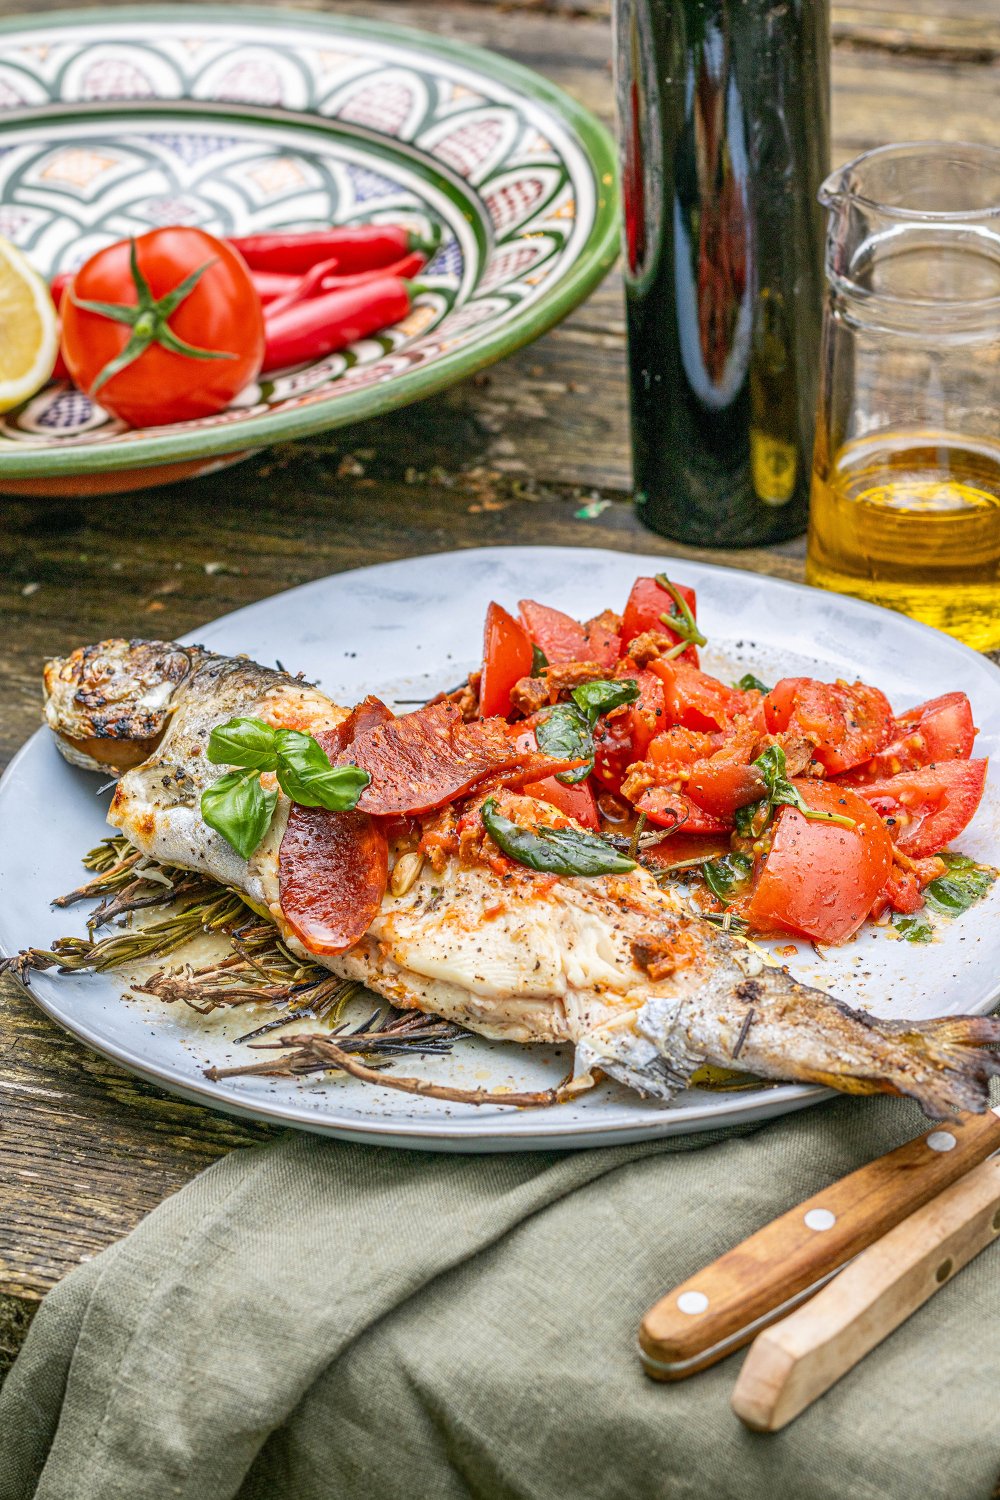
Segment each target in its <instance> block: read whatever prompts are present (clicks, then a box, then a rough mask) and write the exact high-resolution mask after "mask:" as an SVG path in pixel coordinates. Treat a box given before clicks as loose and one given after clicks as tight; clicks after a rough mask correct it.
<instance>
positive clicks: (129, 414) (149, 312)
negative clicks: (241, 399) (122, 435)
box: [60, 228, 264, 427]
mask: <svg viewBox="0 0 1000 1500" xmlns="http://www.w3.org/2000/svg"><path fill="white" fill-rule="evenodd" d="M60 311H61V315H62V351H63V356H64V358H65V360H66V364H67V366H68V368H69V372H70V374H71V376H72V377H73V380H74V382H75V383H76V385H78V386H79V387H80V389H81V390H83V391H86V392H87V394H88V395H90V396H93V397H94V399H95V400H96V401H99V402H100V404H101V406H103V407H104V409H105V410H106V411H109V412H111V413H113V415H114V416H116V417H120V418H121V419H122V421H123V422H128V423H130V424H131V425H132V426H133V427H149V426H159V425H161V424H162V423H167V422H183V421H186V420H188V419H189V418H192V417H205V416H211V415H212V414H213V413H214V412H217V411H221V410H222V409H223V408H224V407H226V406H228V405H229V403H230V401H231V400H232V399H233V397H234V396H235V395H236V394H237V393H238V392H239V391H241V390H242V389H243V387H244V386H246V385H248V384H249V383H250V381H251V380H253V379H254V378H255V377H256V375H257V373H258V371H259V370H260V366H261V360H262V359H263V356H264V319H263V315H262V313H261V307H260V298H259V297H258V295H257V292H256V290H255V288H254V285H253V282H252V281H251V279H250V274H249V272H248V271H247V268H246V265H245V264H244V262H243V259H242V257H241V256H240V255H239V254H238V253H237V252H236V251H235V250H233V249H232V248H231V247H230V246H229V245H226V244H224V243H223V242H222V241H221V240H217V239H215V238H214V237H213V236H212V235H210V234H206V233H205V231H204V230H203V229H184V228H169V229H154V230H152V231H151V232H150V233H149V234H143V235H140V236H139V238H138V239H135V240H121V241H120V242H119V243H118V244H116V245H109V246H108V248H107V249H106V250H99V251H98V252H97V254H96V255H93V256H91V258H90V260H88V261H87V263H86V264H85V265H83V266H81V268H80V270H79V271H78V272H77V273H76V276H75V277H74V278H73V281H72V283H71V285H70V286H69V287H68V288H67V291H66V295H65V296H64V297H63V299H62V306H61V309H60Z"/></svg>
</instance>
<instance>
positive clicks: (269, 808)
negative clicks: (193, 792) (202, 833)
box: [201, 770, 278, 859]
mask: <svg viewBox="0 0 1000 1500" xmlns="http://www.w3.org/2000/svg"><path fill="white" fill-rule="evenodd" d="M277 800H278V794H277V792H276V791H271V792H265V790H264V788H263V787H262V786H261V784H260V774H259V772H257V771H255V770H250V771H229V772H227V774H226V775H225V776H220V777H219V779H218V781H213V782H212V785H211V786H210V787H206V788H205V790H204V791H203V792H202V794H201V815H202V817H203V818H204V820H205V822H206V823H207V824H208V826H209V828H214V829H215V831H216V833H221V834H222V837H223V838H224V839H225V841H226V843H227V844H230V845H231V846H232V848H234V849H235V850H236V853H237V854H240V855H242V857H243V858H244V859H249V858H250V856H251V854H252V853H253V851H254V850H255V849H256V847H257V845H258V844H259V843H260V841H261V839H262V838H263V837H264V835H265V833H266V832H267V830H268V828H269V826H270V823H271V818H272V815H273V813H274V808H275V804H276V803H277Z"/></svg>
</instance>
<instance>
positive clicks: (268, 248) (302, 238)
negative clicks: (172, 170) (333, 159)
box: [229, 224, 440, 275]
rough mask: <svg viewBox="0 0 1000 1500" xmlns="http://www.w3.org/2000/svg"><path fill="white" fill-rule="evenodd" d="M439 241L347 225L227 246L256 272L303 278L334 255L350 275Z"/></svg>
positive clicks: (392, 228) (243, 239)
mask: <svg viewBox="0 0 1000 1500" xmlns="http://www.w3.org/2000/svg"><path fill="white" fill-rule="evenodd" d="M439 241H440V236H435V237H434V238H433V239H427V238H426V237H424V236H422V235H419V234H415V233H414V232H413V231H412V230H410V229H402V228H400V226H399V225H398V224H357V225H351V224H345V225H341V226H339V227H336V228H331V229H306V230H302V231H301V232H300V233H298V234H296V233H284V234H248V235H238V236H237V237H236V238H235V239H231V240H230V241H229V243H230V244H231V245H232V246H233V247H234V248H235V249H237V250H238V251H239V252H240V254H241V255H242V256H243V259H244V260H245V261H246V263H247V265H248V266H249V267H250V269H251V270H252V271H294V272H298V274H299V275H301V274H302V273H303V272H304V271H310V270H311V269H312V267H313V266H314V265H315V264H316V262H317V261H321V260H329V259H330V257H331V256H336V257H337V260H338V261H339V262H340V267H339V269H340V271H341V272H342V273H344V274H348V275H349V274H350V273H351V272H352V271H371V270H374V269H375V268H376V267H378V266H388V265H390V264H391V263H392V262H393V261H395V260H399V258H400V257H401V256H403V255H408V254H409V253H410V251H412V250H420V251H422V252H425V253H428V254H429V253H430V252H431V251H432V250H434V249H436V248H437V245H438V243H439Z"/></svg>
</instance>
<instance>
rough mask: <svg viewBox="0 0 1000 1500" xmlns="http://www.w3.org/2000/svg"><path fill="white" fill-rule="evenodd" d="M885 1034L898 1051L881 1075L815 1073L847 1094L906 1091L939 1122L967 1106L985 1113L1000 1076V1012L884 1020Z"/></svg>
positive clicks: (973, 1111)
mask: <svg viewBox="0 0 1000 1500" xmlns="http://www.w3.org/2000/svg"><path fill="white" fill-rule="evenodd" d="M876 1024H877V1026H878V1030H879V1032H880V1033H881V1035H882V1036H883V1037H884V1038H885V1039H886V1041H887V1042H889V1044H890V1046H891V1047H892V1050H893V1052H894V1053H895V1054H896V1056H895V1058H894V1059H893V1061H892V1063H891V1064H890V1066H889V1067H888V1068H887V1069H886V1072H885V1074H884V1076H882V1077H880V1078H876V1077H866V1076H864V1075H862V1076H855V1077H851V1076H846V1075H844V1074H842V1073H831V1074H828V1075H821V1074H820V1073H817V1074H816V1075H815V1081H816V1082H817V1083H828V1084H830V1085H831V1087H833V1088H836V1089H839V1090H840V1091H841V1092H842V1093H846V1094H882V1093H888V1094H904V1095H906V1096H907V1097H908V1098H911V1099H915V1100H916V1101H917V1103H918V1104H919V1105H920V1107H921V1109H922V1110H923V1111H924V1114H925V1115H927V1116H928V1117H929V1118H930V1119H932V1120H940V1119H943V1118H944V1117H945V1116H949V1115H954V1114H955V1113H956V1112H961V1111H963V1110H965V1111H968V1112H969V1113H971V1114H983V1113H984V1112H985V1111H986V1110H987V1109H988V1108H989V1103H990V1092H989V1090H990V1080H991V1079H992V1078H995V1077H1000V1053H996V1052H988V1051H985V1050H982V1049H984V1048H987V1047H995V1046H1000V1015H996V1016H946V1017H944V1018H943V1019H941V1020H937V1021H920V1022H913V1021H882V1020H879V1021H878V1022H877V1023H876Z"/></svg>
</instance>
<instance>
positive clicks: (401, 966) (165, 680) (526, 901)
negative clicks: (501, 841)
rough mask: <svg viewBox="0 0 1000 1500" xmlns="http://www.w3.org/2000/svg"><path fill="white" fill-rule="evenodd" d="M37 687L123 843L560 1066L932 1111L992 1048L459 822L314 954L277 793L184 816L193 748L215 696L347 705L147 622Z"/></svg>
mask: <svg viewBox="0 0 1000 1500" xmlns="http://www.w3.org/2000/svg"><path fill="white" fill-rule="evenodd" d="M45 691H46V703H45V717H46V719H47V721H48V723H49V725H50V726H51V728H52V729H53V731H54V733H55V736H56V742H57V744H58V745H59V748H60V749H61V750H62V752H63V753H64V754H65V755H66V756H67V757H68V758H69V759H70V760H71V761H73V762H74V764H77V765H84V766H89V767H93V768H94V769H99V770H101V771H104V772H107V771H108V770H111V771H114V772H117V773H120V779H119V781H118V785H117V788H116V791H115V795H114V799H113V801H112V804H111V808H110V811H109V814H108V820H109V822H110V823H112V824H113V825H114V826H115V827H117V828H119V829H121V831H122V832H123V833H124V834H125V835H126V836H127V838H128V839H129V840H130V842H131V843H132V844H134V845H135V847H136V848H138V849H140V850H142V851H143V852H144V853H146V854H149V855H151V856H152V857H154V858H155V859H157V860H160V861H162V862H163V863H165V864H173V865H179V866H182V867H184V868H189V869H192V870H199V871H202V872H204V873H205V874H207V875H209V876H211V877H213V878H214V879H216V880H218V881H220V882H221V883H222V884H224V885H226V886H229V887H231V888H232V889H234V890H236V891H239V892H240V893H241V894H242V895H243V896H244V897H245V898H246V900H247V901H248V902H249V903H250V905H251V906H252V907H253V908H254V909H255V910H257V911H258V912H262V913H266V914H268V915H269V916H270V917H271V918H272V919H273V920H274V922H275V923H276V924H277V926H278V928H279V929H280V930H281V931H282V933H283V936H284V938H285V941H286V942H287V943H288V945H289V947H291V948H292V949H293V950H295V951H297V952H298V953H299V954H301V955H302V956H303V957H306V958H309V959H312V960H314V961H317V962H320V963H322V964H324V965H326V967H328V968H329V969H330V970H331V971H332V972H334V973H335V974H338V975H341V976H343V977H344V978H348V979H357V980H362V981H363V982H364V983H365V984H367V985H369V986H370V987H371V988H372V989H373V990H375V991H377V992H378V993H379V994H381V995H383V996H384V997H385V998H386V999H387V1000H390V1001H391V1002H392V1003H393V1004H394V1005H397V1006H400V1007H410V1008H415V1009H418V1010H421V1011H426V1012H433V1013H436V1014H438V1015H440V1016H443V1017H445V1018H447V1019H448V1020H452V1021H455V1022H457V1023H459V1024H461V1025H463V1026H466V1027H468V1028H469V1029H471V1030H473V1031H476V1032H479V1033H481V1034H482V1035H484V1036H487V1037H492V1038H496V1039H501V1040H507V1041H515V1042H520V1043H531V1042H569V1043H572V1044H573V1046H574V1047H575V1049H576V1072H577V1076H578V1077H579V1078H581V1079H583V1078H585V1077H586V1076H588V1075H592V1074H593V1073H594V1072H596V1071H597V1070H601V1071H603V1072H604V1073H606V1074H609V1075H610V1076H612V1077H613V1078H616V1079H618V1080H619V1081H620V1082H622V1083H625V1084H627V1085H628V1086H630V1087H632V1088H634V1089H636V1090H637V1091H639V1092H640V1093H642V1094H644V1095H648V1096H653V1097H657V1098H661V1099H668V1098H670V1097H671V1096H672V1095H673V1094H674V1093H676V1092H677V1091H678V1090H679V1089H681V1088H683V1087H684V1086H685V1085H686V1084H687V1083H688V1082H689V1080H690V1079H691V1077H692V1075H693V1074H694V1072H695V1071H696V1070H697V1069H698V1068H700V1067H701V1066H703V1065H704V1064H706V1063H709V1064H715V1065H717V1066H721V1067H738V1068H740V1069H744V1070H747V1071H749V1072H752V1073H755V1074H758V1075H759V1076H760V1077H762V1078H770V1079H784V1080H794V1081H798V1082H807V1083H819V1084H826V1085H829V1086H831V1087H833V1088H836V1089H840V1090H843V1091H844V1092H846V1093H855V1094H873V1093H898V1094H908V1095H910V1096H912V1097H913V1098H914V1099H916V1100H918V1101H919V1103H920V1104H921V1106H922V1107H923V1109H924V1110H925V1111H926V1113H927V1114H929V1115H931V1116H933V1117H940V1116H943V1115H947V1114H949V1113H952V1112H954V1111H956V1110H973V1111H982V1110H984V1109H985V1108H986V1106H987V1101H988V1084H989V1079H990V1077H991V1076H992V1075H993V1074H994V1073H997V1072H1000V1057H998V1056H996V1055H994V1054H993V1053H990V1052H987V1051H981V1050H979V1049H980V1048H982V1047H984V1046H986V1045H989V1044H991V1043H997V1042H1000V1018H998V1017H983V1016H955V1017H948V1018H946V1019H942V1020H938V1021H929V1022H919V1023H918V1022H907V1021H885V1020H880V1019H878V1018H876V1017H873V1016H870V1015H867V1014H866V1013H865V1012H863V1011H857V1010H853V1009H851V1008H850V1007H849V1006H847V1005H844V1004H842V1003H841V1002H840V1001H838V1000H835V999H833V998H832V997H831V996H829V995H827V994H824V993H823V992H822V991H820V990H816V989H812V988H810V987H808V986H806V985H803V984H799V983H798V982H797V981H796V980H795V979H793V978H792V977H791V976H790V975H789V974H788V973H787V972H786V971H785V970H783V969H778V968H773V967H768V966H765V965H763V964H762V962H761V959H760V956H759V955H758V954H757V953H756V952H754V951H753V950H752V949H751V948H748V947H746V946H744V945H743V944H742V943H741V942H740V941H739V940H738V939H737V938H733V937H730V936H729V935H728V934H726V933H724V932H722V931H720V930H719V929H718V928H716V927H714V926H713V925H712V924H710V923H709V922H706V921H703V920H702V919H700V918H698V917H697V916H694V915H692V914H691V912H690V911H689V910H688V909H687V908H686V907H685V906H684V905H683V904H682V902H681V899H680V897H679V896H678V895H677V894H676V893H674V892H671V891H664V890H661V889H660V888H659V887H658V886H657V884H656V882H655V881H654V879H653V878H652V876H651V875H650V874H649V873H648V872H647V871H646V870H643V869H641V868H640V869H636V870H634V871H631V872H630V873H628V874H625V875H606V876H596V877H554V876H552V875H549V874H537V873H535V872H534V871H532V870H529V869H527V868H525V867H523V866H516V867H514V868H513V870H511V869H504V868H503V866H502V865H498V863H497V861H496V859H495V857H494V858H493V860H492V861H491V860H490V859H489V858H488V857H486V854H487V851H485V850H484V849H482V848H480V850H479V851H478V852H477V848H476V845H475V840H474V839H472V840H467V841H465V843H463V846H462V853H461V857H459V856H458V855H454V854H449V855H447V856H446V857H440V858H438V859H437V861H436V865H437V867H434V866H433V865H432V864H431V863H430V862H429V861H425V862H423V864H422V866H421V861H420V857H419V856H414V854H413V849H412V840H411V841H410V843H409V844H406V845H405V846H404V845H399V844H397V845H396V846H395V847H392V846H391V847H390V865H391V866H392V865H394V863H395V861H396V860H397V859H399V858H401V857H402V855H403V854H404V853H405V854H406V855H407V856H408V863H407V865H406V866H405V870H406V878H405V879H402V880H401V879H393V880H391V881H390V887H389V890H388V891H387V893H386V895H385V898H384V900H383V902H382V907H381V910H380V911H379V913H378V914H377V916H376V917H375V919H374V921H373V922H372V923H371V925H370V927H369V928H368V930H367V932H366V933H365V934H364V936H363V937H362V938H361V940H360V941H359V942H357V943H356V944H355V945H354V946H353V947H352V948H350V949H349V950H348V951H346V952H344V953H340V954H336V955H329V956H317V955H316V954H314V953H311V952H308V951H307V949H306V948H305V947H303V945H302V944H301V943H300V942H299V940H298V939H297V938H296V936H295V934H294V932H292V930H291V929H290V927H289V924H288V923H287V921H286V920H285V918H284V916H283V913H282V909H281V893H280V885H279V862H280V858H281V842H282V837H283V834H284V830H285V827H286V824H287V819H288V810H289V803H288V801H287V799H286V798H285V797H284V796H283V795H282V796H281V797H280V798H279V803H278V808H277V812H276V814H275V817H274V819H273V822H272V824H271V827H270V829H269V831H268V833H267V834H266V836H265V838H264V840H263V842H262V843H261V845H260V846H259V847H258V849H257V850H256V851H255V852H254V854H253V856H252V857H251V858H250V859H249V860H244V859H242V858H241V857H240V856H239V855H238V854H237V853H236V852H235V851H234V850H233V849H232V848H231V847H230V846H229V844H227V843H226V842H225V840H224V839H223V838H222V837H221V835H220V834H218V833H216V832H215V831H214V830H213V829H211V828H210V827H209V826H208V825H207V824H206V823H205V822H204V821H203V819H202V817H201V814H200V806H199V804H200V797H201V793H202V792H203V791H204V789H205V788H206V787H207V786H209V785H210V784H211V782H212V781H214V780H215V779H216V778H217V777H218V776H219V775H221V774H222V773H223V771H224V770H225V769H226V768H225V767H222V766H216V765H212V764H210V763H209V762H208V760H207V759H206V755H205V748H206V745H207V742H208V738H209V735H210V733H211V731H212V729H213V728H214V727H215V726H216V725H218V724H220V723H223V722H225V721H226V720H227V719H229V718H231V717H233V716H235V715H242V716H248V717H255V718H259V719H263V720H265V721H266V722H268V723H271V724H273V725H275V726H276V727H284V728H294V729H301V730H304V731H306V732H307V733H310V734H313V735H316V734H319V733H322V732H323V731H325V730H330V729H333V728H335V727H336V726H337V725H339V724H341V723H342V722H343V721H344V720H345V719H346V717H347V714H348V710H347V709H345V708H341V707H339V706H338V705H336V704H334V703H333V702H331V701H330V700H329V699H328V698H327V697H325V696H324V694H322V693H321V692H319V691H318V690H317V689H316V688H314V687H312V686H310V685H308V684H306V683H303V682H301V681H299V680H298V679H296V678H294V677H291V676H289V675H288V674H287V673H285V672H280V671H271V670H269V669H268V668H266V667H262V666H259V665H257V664H256V663H254V662H251V661H248V660H245V659H243V658H239V657H223V656H218V655H213V654H212V653H211V652H207V651H203V650H201V649H199V648H189V647H184V646H178V645H175V644H171V643H165V642H158V641H123V640H114V641H104V642H101V643H100V644H98V645H96V646H91V647H86V648H82V649H81V650H78V651H74V652H73V654H72V655H71V656H69V657H67V658H65V659H63V660H54V661H51V662H50V663H49V664H48V666H47V667H46V670H45ZM497 801H498V805H499V807H500V810H501V811H503V812H505V813H506V814H507V815H508V816H510V817H513V818H515V819H518V818H520V820H521V821H522V822H524V821H526V819H527V821H531V820H532V819H534V820H535V821H537V822H542V823H544V822H545V820H546V814H547V813H548V815H549V817H551V809H550V808H547V807H546V805H544V804H541V803H534V802H532V801H531V800H530V799H528V798H525V797H523V796H520V795H517V794H515V793H511V792H500V793H498V794H497ZM333 816H337V815H333ZM495 852H496V851H495V850H494V851H492V853H493V855H494V856H495ZM402 868H403V867H401V869H402ZM394 887H395V889H396V890H397V891H398V892H399V893H398V894H393V888H394Z"/></svg>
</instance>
